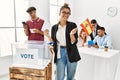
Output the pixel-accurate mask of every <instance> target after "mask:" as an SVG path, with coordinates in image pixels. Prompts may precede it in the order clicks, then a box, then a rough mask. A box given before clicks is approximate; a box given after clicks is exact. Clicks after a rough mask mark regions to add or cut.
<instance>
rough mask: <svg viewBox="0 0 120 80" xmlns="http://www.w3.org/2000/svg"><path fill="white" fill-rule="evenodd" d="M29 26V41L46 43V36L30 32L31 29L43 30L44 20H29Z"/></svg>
mask: <svg viewBox="0 0 120 80" xmlns="http://www.w3.org/2000/svg"><path fill="white" fill-rule="evenodd" d="M26 24H27V26H28V31H29V35H28V40H38V41H44V36H43V35H41V34H39V33H32V32H31V31H30V29H34V28H36V29H39V30H41V29H42V26H43V24H44V20H42V19H40V18H38V19H36V20H28V21H27V22H26Z"/></svg>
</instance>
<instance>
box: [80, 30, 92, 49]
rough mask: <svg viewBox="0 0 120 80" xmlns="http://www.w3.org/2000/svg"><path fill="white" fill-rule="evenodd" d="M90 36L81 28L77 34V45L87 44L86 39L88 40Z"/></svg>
mask: <svg viewBox="0 0 120 80" xmlns="http://www.w3.org/2000/svg"><path fill="white" fill-rule="evenodd" d="M90 40H91V38H90V36H88V35H87V34H86V32H85V31H84V30H83V29H81V31H80V34H79V36H78V46H80V47H84V46H87V45H88V41H90Z"/></svg>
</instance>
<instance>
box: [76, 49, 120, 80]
mask: <svg viewBox="0 0 120 80" xmlns="http://www.w3.org/2000/svg"><path fill="white" fill-rule="evenodd" d="M78 50H79V53H80V55H81V58H82V59H81V61H79V62H78V66H77V71H76V76H75V77H76V80H115V77H116V72H117V69H118V63H119V51H118V50H113V49H109V50H108V52H105V51H104V49H95V48H88V47H78Z"/></svg>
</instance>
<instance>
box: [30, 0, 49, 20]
mask: <svg viewBox="0 0 120 80" xmlns="http://www.w3.org/2000/svg"><path fill="white" fill-rule="evenodd" d="M29 6H34V7H36V9H37V15H38V16H39V17H40V18H42V19H44V20H46V21H49V0H29Z"/></svg>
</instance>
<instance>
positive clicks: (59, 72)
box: [56, 48, 77, 80]
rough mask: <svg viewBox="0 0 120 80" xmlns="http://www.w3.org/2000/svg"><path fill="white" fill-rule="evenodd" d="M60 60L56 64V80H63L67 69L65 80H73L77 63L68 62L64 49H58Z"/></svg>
mask: <svg viewBox="0 0 120 80" xmlns="http://www.w3.org/2000/svg"><path fill="white" fill-rule="evenodd" d="M60 55H61V58H60V59H57V62H56V80H64V77H65V71H66V70H65V69H67V80H74V76H75V72H76V67H77V62H72V63H71V62H70V61H69V59H68V54H67V50H66V48H60Z"/></svg>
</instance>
